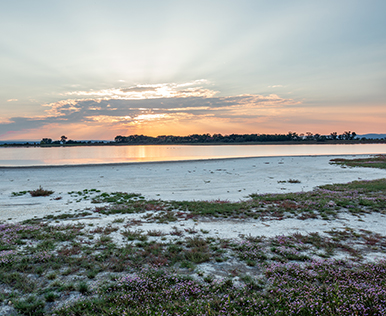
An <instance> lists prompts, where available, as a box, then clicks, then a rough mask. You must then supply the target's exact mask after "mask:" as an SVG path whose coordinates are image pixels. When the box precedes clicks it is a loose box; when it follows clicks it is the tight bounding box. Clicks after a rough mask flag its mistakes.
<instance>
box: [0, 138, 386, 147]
mask: <svg viewBox="0 0 386 316" xmlns="http://www.w3.org/2000/svg"><path fill="white" fill-rule="evenodd" d="M357 144H386V140H383V139H372V140H326V141H315V140H301V141H271V142H212V143H182V142H181V143H180V142H176V143H167V144H165V143H159V144H157V143H115V142H110V143H83V142H82V143H72V144H37V143H33V144H32V143H31V144H8V143H7V144H1V145H0V148H7V147H12V148H15V147H22V148H29V147H41V148H51V147H81V146H82V147H90V146H91V147H95V146H231V145H357Z"/></svg>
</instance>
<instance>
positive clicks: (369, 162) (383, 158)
mask: <svg viewBox="0 0 386 316" xmlns="http://www.w3.org/2000/svg"><path fill="white" fill-rule="evenodd" d="M330 163H331V164H336V165H340V166H348V167H365V168H380V169H386V155H374V156H372V157H370V158H357V159H344V158H335V159H331V160H330Z"/></svg>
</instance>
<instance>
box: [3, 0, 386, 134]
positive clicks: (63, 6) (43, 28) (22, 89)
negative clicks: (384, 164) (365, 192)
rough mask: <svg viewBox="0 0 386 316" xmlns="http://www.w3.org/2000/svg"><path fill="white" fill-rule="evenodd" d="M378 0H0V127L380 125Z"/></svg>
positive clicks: (381, 23) (182, 129) (383, 83)
mask: <svg viewBox="0 0 386 316" xmlns="http://www.w3.org/2000/svg"><path fill="white" fill-rule="evenodd" d="M385 12H386V1H385V0H367V1H365V0H362V1H356V0H324V1H313V0H303V1H296V0H295V1H287V0H275V1H267V0H266V1H260V0H238V1H235V0H205V1H204V0H202V1H201V0H195V1H185V0H178V1H177V0H176V1H168V0H162V1H160V0H143V1H131V0H125V1H124V0H109V1H107V0H104V1H102V0H90V1H88V0H76V1H73V0H65V1H64V0H58V1H52V0H47V1H43V0H35V1H31V0H18V1H0V28H1V32H0V83H1V84H0V109H1V111H0V140H40V139H41V138H43V137H49V138H52V139H59V138H60V136H61V135H66V136H67V137H68V138H69V139H74V140H78V139H106V140H112V139H114V137H115V136H116V135H130V134H145V135H150V136H156V135H165V134H166V135H188V134H193V133H211V134H212V133H222V134H232V133H287V132H288V131H296V132H298V133H305V132H313V133H321V134H329V133H330V132H333V131H336V132H338V133H342V132H343V131H345V130H351V131H355V132H356V133H357V134H365V133H386V124H385V122H386V18H385Z"/></svg>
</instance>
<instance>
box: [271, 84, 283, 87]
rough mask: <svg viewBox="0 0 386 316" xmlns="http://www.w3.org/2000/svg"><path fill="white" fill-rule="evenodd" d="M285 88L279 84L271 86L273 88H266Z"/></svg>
mask: <svg viewBox="0 0 386 316" xmlns="http://www.w3.org/2000/svg"><path fill="white" fill-rule="evenodd" d="M283 87H285V86H283V85H281V84H276V85H273V86H268V88H283Z"/></svg>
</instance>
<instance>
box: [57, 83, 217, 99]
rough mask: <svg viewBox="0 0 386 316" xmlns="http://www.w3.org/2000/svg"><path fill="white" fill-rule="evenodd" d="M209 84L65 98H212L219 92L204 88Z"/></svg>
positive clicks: (108, 91) (157, 86) (145, 87)
mask: <svg viewBox="0 0 386 316" xmlns="http://www.w3.org/2000/svg"><path fill="white" fill-rule="evenodd" d="M203 84H208V81H207V80H204V79H200V80H195V81H191V82H186V83H182V84H177V83H160V84H145V85H136V86H131V87H126V88H111V89H102V90H89V91H71V92H67V93H63V94H62V95H64V96H78V97H79V96H87V97H91V98H98V99H100V100H111V99H113V100H146V99H160V98H190V97H205V98H210V97H213V96H214V95H215V94H217V91H213V90H210V89H206V88H203V86H202V85H203Z"/></svg>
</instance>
